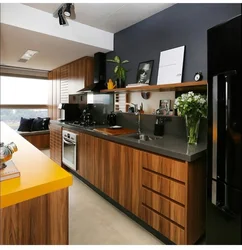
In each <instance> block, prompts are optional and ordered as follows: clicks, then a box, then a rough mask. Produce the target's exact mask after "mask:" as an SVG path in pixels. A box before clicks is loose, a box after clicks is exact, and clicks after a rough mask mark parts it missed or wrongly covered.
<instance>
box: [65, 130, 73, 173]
mask: <svg viewBox="0 0 242 250" xmlns="http://www.w3.org/2000/svg"><path fill="white" fill-rule="evenodd" d="M76 151H77V134H74V133H72V132H70V131H67V130H63V131H62V163H64V164H65V165H66V166H67V167H69V168H71V169H73V170H75V171H76V170H77V167H76V165H77V164H76Z"/></svg>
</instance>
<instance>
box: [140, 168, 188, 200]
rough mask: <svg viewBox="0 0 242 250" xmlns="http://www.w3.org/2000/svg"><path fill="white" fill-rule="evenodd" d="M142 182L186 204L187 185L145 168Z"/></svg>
mask: <svg viewBox="0 0 242 250" xmlns="http://www.w3.org/2000/svg"><path fill="white" fill-rule="evenodd" d="M142 184H143V185H144V186H146V187H148V188H151V189H152V190H154V191H156V192H158V193H160V194H163V195H165V196H167V197H169V198H171V199H173V200H175V201H177V202H179V203H181V204H183V205H185V185H183V184H180V183H178V182H175V181H172V180H169V179H167V178H165V177H162V176H160V175H158V174H154V173H151V172H149V171H147V170H144V169H143V172H142Z"/></svg>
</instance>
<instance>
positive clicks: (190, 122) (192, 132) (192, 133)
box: [185, 116, 200, 145]
mask: <svg viewBox="0 0 242 250" xmlns="http://www.w3.org/2000/svg"><path fill="white" fill-rule="evenodd" d="M185 121H186V130H187V139H188V144H191V145H197V141H198V132H199V125H200V118H194V117H189V116H185Z"/></svg>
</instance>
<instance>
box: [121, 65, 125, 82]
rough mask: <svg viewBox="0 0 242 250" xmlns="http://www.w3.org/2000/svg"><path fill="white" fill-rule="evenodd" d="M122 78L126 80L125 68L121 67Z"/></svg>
mask: <svg viewBox="0 0 242 250" xmlns="http://www.w3.org/2000/svg"><path fill="white" fill-rule="evenodd" d="M121 69H122V70H121V78H122V79H123V80H124V81H125V70H124V68H121Z"/></svg>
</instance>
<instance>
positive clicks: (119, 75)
mask: <svg viewBox="0 0 242 250" xmlns="http://www.w3.org/2000/svg"><path fill="white" fill-rule="evenodd" d="M107 62H112V63H115V64H116V66H115V68H114V74H115V77H116V81H117V84H116V85H117V87H118V88H124V87H125V80H126V72H127V70H126V69H125V68H124V67H123V64H126V63H128V62H129V61H128V60H124V61H121V59H120V57H119V56H115V57H114V59H107Z"/></svg>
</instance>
